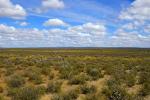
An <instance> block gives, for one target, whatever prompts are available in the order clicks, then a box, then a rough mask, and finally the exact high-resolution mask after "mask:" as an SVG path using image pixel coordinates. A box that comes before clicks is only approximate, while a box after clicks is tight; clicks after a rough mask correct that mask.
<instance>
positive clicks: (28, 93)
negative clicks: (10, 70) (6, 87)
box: [12, 87, 40, 100]
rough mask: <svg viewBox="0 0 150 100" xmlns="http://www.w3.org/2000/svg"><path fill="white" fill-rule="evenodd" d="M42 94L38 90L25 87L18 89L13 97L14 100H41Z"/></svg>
mask: <svg viewBox="0 0 150 100" xmlns="http://www.w3.org/2000/svg"><path fill="white" fill-rule="evenodd" d="M39 97H40V94H39V93H38V91H37V89H36V88H33V87H24V88H21V89H18V90H17V92H16V93H15V95H13V97H12V100H39Z"/></svg>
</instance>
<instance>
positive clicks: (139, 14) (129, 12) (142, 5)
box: [119, 0, 150, 21]
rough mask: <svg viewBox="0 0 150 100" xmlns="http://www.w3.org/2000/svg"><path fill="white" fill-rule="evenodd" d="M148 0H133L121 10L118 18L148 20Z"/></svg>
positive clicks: (149, 7) (149, 16)
mask: <svg viewBox="0 0 150 100" xmlns="http://www.w3.org/2000/svg"><path fill="white" fill-rule="evenodd" d="M149 12H150V0H135V1H134V2H133V3H132V4H131V7H129V8H127V9H125V10H123V11H122V12H121V14H120V16H119V17H120V19H125V20H139V21H143V20H150V13H149Z"/></svg>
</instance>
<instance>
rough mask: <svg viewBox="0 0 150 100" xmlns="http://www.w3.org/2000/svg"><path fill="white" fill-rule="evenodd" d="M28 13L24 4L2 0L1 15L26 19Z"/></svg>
mask: <svg viewBox="0 0 150 100" xmlns="http://www.w3.org/2000/svg"><path fill="white" fill-rule="evenodd" d="M26 15H27V13H26V10H25V9H24V8H23V7H22V6H20V5H18V4H16V5H14V4H13V3H12V2H11V1H10V0H0V16H1V17H10V18H13V19H24V18H25V16H26Z"/></svg>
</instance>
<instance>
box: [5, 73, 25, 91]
mask: <svg viewBox="0 0 150 100" xmlns="http://www.w3.org/2000/svg"><path fill="white" fill-rule="evenodd" d="M7 84H8V86H9V87H12V88H17V87H21V86H23V84H25V80H24V78H23V77H21V76H19V75H14V76H11V77H10V78H9V79H8V81H7Z"/></svg>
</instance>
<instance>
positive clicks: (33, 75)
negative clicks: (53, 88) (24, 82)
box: [28, 73, 43, 84]
mask: <svg viewBox="0 0 150 100" xmlns="http://www.w3.org/2000/svg"><path fill="white" fill-rule="evenodd" d="M28 77H29V80H31V81H33V82H34V83H35V84H41V83H42V82H43V80H42V77H41V76H40V75H39V74H38V73H30V74H29V75H28Z"/></svg>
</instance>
